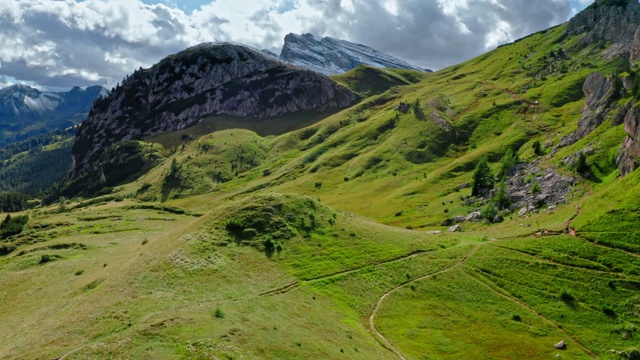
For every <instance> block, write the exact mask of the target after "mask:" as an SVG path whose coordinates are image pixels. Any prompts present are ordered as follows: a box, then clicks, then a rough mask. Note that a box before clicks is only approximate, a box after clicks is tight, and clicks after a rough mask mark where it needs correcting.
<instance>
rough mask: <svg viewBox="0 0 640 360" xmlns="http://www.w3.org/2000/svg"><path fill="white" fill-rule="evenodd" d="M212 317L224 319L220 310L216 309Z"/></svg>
mask: <svg viewBox="0 0 640 360" xmlns="http://www.w3.org/2000/svg"><path fill="white" fill-rule="evenodd" d="M213 317H215V318H216V319H224V313H223V312H222V310H220V308H216V310H215V311H214V312H213Z"/></svg>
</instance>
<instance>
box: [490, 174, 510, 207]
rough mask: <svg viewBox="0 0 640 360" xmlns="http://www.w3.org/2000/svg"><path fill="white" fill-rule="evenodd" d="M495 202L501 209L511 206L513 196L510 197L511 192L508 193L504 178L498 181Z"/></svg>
mask: <svg viewBox="0 0 640 360" xmlns="http://www.w3.org/2000/svg"><path fill="white" fill-rule="evenodd" d="M493 203H494V204H495V205H496V207H497V208H498V209H500V210H502V209H506V208H508V207H509V206H511V198H509V194H507V185H506V184H505V183H504V180H503V181H500V182H499V183H498V186H497V191H496V195H495V196H494V197H493Z"/></svg>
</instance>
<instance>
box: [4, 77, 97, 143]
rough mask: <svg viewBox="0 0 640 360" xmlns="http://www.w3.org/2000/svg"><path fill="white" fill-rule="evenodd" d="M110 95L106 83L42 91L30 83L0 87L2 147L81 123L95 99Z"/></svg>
mask: <svg viewBox="0 0 640 360" xmlns="http://www.w3.org/2000/svg"><path fill="white" fill-rule="evenodd" d="M101 95H107V90H106V89H105V88H103V87H102V86H91V87H88V88H85V89H83V88H80V87H74V88H73V89H71V90H70V91H68V92H42V91H40V90H38V89H34V88H32V87H29V86H26V85H13V86H10V87H7V88H4V89H1V90H0V146H2V145H4V144H7V143H11V142H14V141H19V140H23V139H26V138H28V137H30V136H33V135H36V134H40V133H45V132H49V131H52V130H57V129H63V128H66V127H69V126H73V125H76V124H79V123H80V122H82V121H83V120H84V118H85V117H86V115H87V113H88V112H89V110H90V109H91V107H92V106H93V101H94V100H95V99H96V98H98V97H99V96H101Z"/></svg>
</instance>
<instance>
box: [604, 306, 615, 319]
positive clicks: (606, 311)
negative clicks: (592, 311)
mask: <svg viewBox="0 0 640 360" xmlns="http://www.w3.org/2000/svg"><path fill="white" fill-rule="evenodd" d="M602 312H603V313H604V314H605V315H607V316H608V317H610V318H615V317H616V316H617V315H616V312H615V310H613V309H612V308H611V307H609V306H607V305H605V306H603V307H602Z"/></svg>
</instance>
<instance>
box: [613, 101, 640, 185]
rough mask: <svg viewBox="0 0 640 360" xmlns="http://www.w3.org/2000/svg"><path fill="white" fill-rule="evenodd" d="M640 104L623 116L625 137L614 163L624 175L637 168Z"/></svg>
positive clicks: (639, 144)
mask: <svg viewBox="0 0 640 360" xmlns="http://www.w3.org/2000/svg"><path fill="white" fill-rule="evenodd" d="M639 124H640V105H636V106H634V107H633V108H631V110H629V112H628V113H627V116H626V117H625V118H624V131H625V132H626V133H627V137H626V138H625V139H624V141H623V142H622V146H621V147H620V151H619V152H618V156H617V157H616V164H618V169H620V175H622V176H624V175H627V174H629V173H630V172H632V171H634V170H635V169H637V168H638V165H639V164H638V159H639V158H640V126H639Z"/></svg>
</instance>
